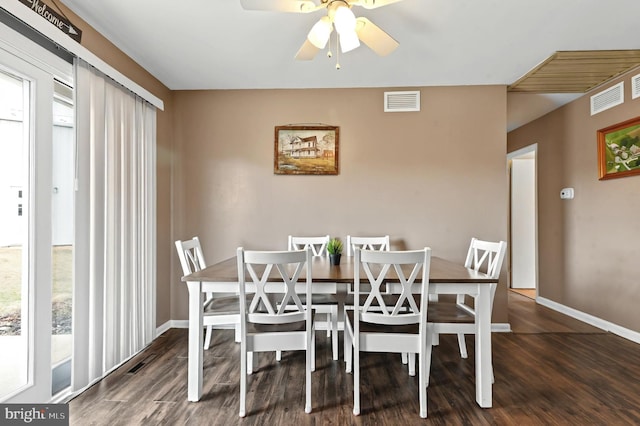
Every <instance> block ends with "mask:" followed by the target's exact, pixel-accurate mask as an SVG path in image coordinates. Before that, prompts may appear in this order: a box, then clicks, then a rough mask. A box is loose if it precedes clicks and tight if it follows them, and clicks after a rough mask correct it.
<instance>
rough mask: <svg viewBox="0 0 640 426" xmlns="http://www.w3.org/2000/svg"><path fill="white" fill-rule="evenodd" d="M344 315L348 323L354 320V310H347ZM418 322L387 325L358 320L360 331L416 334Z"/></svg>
mask: <svg viewBox="0 0 640 426" xmlns="http://www.w3.org/2000/svg"><path fill="white" fill-rule="evenodd" d="M346 315H347V316H348V317H349V323H351V324H352V326H353V322H354V315H355V311H354V310H348V311H347V313H346ZM418 332H419V330H418V324H407V325H388V324H375V323H371V322H365V321H362V320H360V333H406V334H418Z"/></svg>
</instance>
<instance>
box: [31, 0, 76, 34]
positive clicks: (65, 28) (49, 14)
mask: <svg viewBox="0 0 640 426" xmlns="http://www.w3.org/2000/svg"><path fill="white" fill-rule="evenodd" d="M20 3H22V4H24V5H25V6H27V7H28V8H29V9H31V10H33V11H34V12H36V13H37V14H38V15H40V16H42V17H43V18H44V19H45V20H46V21H47V22H49V23H50V24H51V25H53V26H54V27H56V28H57V29H59V30H60V31H62V32H63V33H65V34H67V35H68V36H69V37H71V38H72V39H74V40H75V41H77V42H78V43H80V39H81V38H82V31H81V30H80V29H79V28H78V27H76V26H75V25H73V24H72V23H71V21H69V20H68V19H67V18H66V17H64V16H62V15H60V14H59V13H57V12H55V11H53V10H51V9H50V8H49V7H48V6H47V5H46V4H44V3H42V2H40V0H20Z"/></svg>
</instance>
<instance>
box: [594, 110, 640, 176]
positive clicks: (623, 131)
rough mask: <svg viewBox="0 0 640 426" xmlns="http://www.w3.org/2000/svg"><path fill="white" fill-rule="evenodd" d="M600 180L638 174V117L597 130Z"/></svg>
mask: <svg viewBox="0 0 640 426" xmlns="http://www.w3.org/2000/svg"><path fill="white" fill-rule="evenodd" d="M598 167H599V171H600V180H602V179H612V178H618V177H624V176H632V175H638V174H640V117H636V118H633V119H631V120H627V121H625V122H623V123H618V124H614V125H613V126H609V127H606V128H604V129H600V130H598Z"/></svg>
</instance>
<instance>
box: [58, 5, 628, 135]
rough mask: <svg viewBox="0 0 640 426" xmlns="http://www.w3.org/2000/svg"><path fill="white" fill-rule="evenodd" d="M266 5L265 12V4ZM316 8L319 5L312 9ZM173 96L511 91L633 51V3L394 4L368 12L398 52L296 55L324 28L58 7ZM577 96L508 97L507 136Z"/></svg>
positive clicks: (176, 11) (155, 8)
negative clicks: (537, 73)
mask: <svg viewBox="0 0 640 426" xmlns="http://www.w3.org/2000/svg"><path fill="white" fill-rule="evenodd" d="M268 1H269V0H265V2H268ZM316 1H319V0H316ZM62 2H63V3H64V4H65V5H67V6H68V7H70V8H71V9H72V10H73V11H75V12H76V13H77V14H78V15H79V16H81V17H82V18H83V19H85V20H86V21H87V22H88V23H89V24H91V25H92V26H93V27H94V28H96V29H97V30H98V31H100V32H101V33H102V34H104V35H105V36H106V37H107V38H109V39H110V40H111V41H112V42H113V43H114V44H115V45H116V46H118V47H119V48H120V49H121V50H123V51H124V52H125V53H127V54H128V55H129V56H131V57H132V58H133V59H134V60H135V61H136V62H138V63H139V64H140V65H142V66H143V67H144V68H146V69H147V70H148V71H149V72H150V73H151V74H153V75H154V76H155V77H157V78H158V79H159V80H160V81H162V82H163V83H164V84H165V85H166V86H167V87H169V88H170V89H174V90H178V89H262V88H327V87H335V88H340V87H409V88H411V87H416V86H450V85H456V86H457V85H487V84H499V85H508V84H511V83H513V82H515V81H516V80H517V79H518V78H519V77H521V76H522V75H523V74H525V73H526V72H527V71H529V70H531V69H532V68H534V67H535V66H536V65H537V64H539V63H540V62H542V61H543V60H545V59H546V58H547V57H549V56H550V55H551V54H552V53H554V52H555V51H558V50H607V49H638V48H640V25H639V24H638V15H639V13H640V3H639V2H638V0H607V1H606V2H605V1H602V0H403V1H401V2H399V3H395V4H392V5H388V6H385V7H382V8H377V9H372V10H367V9H364V8H362V7H357V6H355V7H354V8H353V10H354V13H355V14H356V16H365V17H367V18H369V19H370V20H371V21H373V22H374V23H375V24H377V25H378V26H379V27H381V28H382V29H383V30H385V31H387V32H388V33H389V34H390V35H391V36H393V37H394V38H395V39H396V40H397V41H398V42H399V43H400V47H398V49H397V50H396V51H394V52H393V53H391V54H390V55H389V56H387V57H378V56H377V55H376V54H375V53H373V51H371V50H370V49H369V48H368V47H366V46H364V45H363V46H361V47H360V48H358V49H356V50H355V51H352V52H349V53H346V54H344V55H342V54H341V55H340V60H339V61H340V64H341V69H340V70H336V68H335V63H336V52H335V49H334V55H333V58H331V59H329V58H327V56H326V54H325V52H320V53H319V54H318V55H317V56H316V58H315V59H314V60H313V61H296V60H294V59H293V57H294V55H295V54H296V52H297V51H298V49H299V47H300V46H301V45H302V43H303V41H304V40H305V37H306V35H307V33H308V31H309V29H310V28H311V27H312V26H313V24H314V23H315V22H316V21H317V20H318V19H319V18H320V17H321V16H323V13H325V12H323V11H318V12H315V13H311V14H295V13H278V12H261V11H247V10H243V9H242V7H241V6H240V0H182V1H179V2H176V1H167V0H164V1H163V0H135V1H124V0H100V1H95V0H62ZM575 98H576V95H570V96H566V95H562V96H560V95H553V96H549V95H546V96H541V95H530V94H526V95H525V94H517V96H516V94H510V95H509V99H508V121H509V124H508V127H509V130H511V129H513V128H516V127H518V126H520V125H522V124H524V123H526V122H527V121H530V120H531V119H534V118H537V117H538V116H540V115H543V114H545V113H546V112H548V111H550V110H552V109H555V108H556V107H557V106H558V105H561V104H563V103H566V102H567V101H568V100H572V99H575Z"/></svg>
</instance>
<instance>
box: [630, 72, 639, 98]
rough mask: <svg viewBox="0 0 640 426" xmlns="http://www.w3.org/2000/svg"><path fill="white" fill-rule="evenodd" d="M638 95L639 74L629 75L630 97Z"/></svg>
mask: <svg viewBox="0 0 640 426" xmlns="http://www.w3.org/2000/svg"><path fill="white" fill-rule="evenodd" d="M637 97H640V74H638V75H634V76H633V77H631V99H635V98H637Z"/></svg>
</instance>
